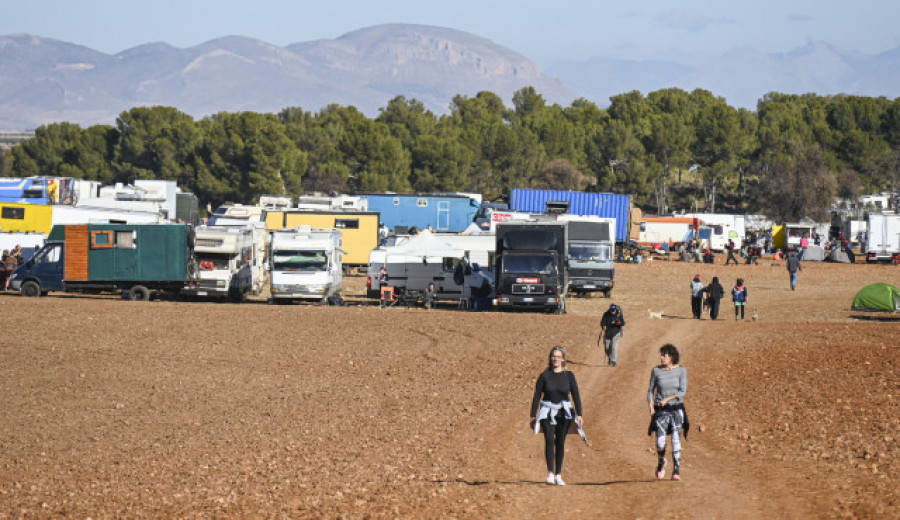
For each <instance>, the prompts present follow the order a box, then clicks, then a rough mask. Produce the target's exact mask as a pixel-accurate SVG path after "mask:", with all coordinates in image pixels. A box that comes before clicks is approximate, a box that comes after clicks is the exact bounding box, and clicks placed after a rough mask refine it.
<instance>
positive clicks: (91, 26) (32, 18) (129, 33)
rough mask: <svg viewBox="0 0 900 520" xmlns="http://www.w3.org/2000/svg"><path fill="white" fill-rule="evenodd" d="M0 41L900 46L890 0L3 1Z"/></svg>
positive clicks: (606, 48) (612, 48)
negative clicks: (437, 39)
mask: <svg viewBox="0 0 900 520" xmlns="http://www.w3.org/2000/svg"><path fill="white" fill-rule="evenodd" d="M3 4H4V5H3V6H2V8H0V35H5V34H16V33H29V34H34V35H37V36H42V37H47V38H55V39H59V40H64V41H67V42H71V43H76V44H79V45H84V46H86V47H90V48H92V49H96V50H99V51H103V52H107V53H110V54H114V53H117V52H120V51H123V50H125V49H128V48H130V47H133V46H136V45H140V44H142V43H148V42H156V41H164V42H168V43H170V44H172V45H175V46H176V47H189V46H192V45H196V44H199V43H202V42H205V41H208V40H211V39H214V38H218V37H221V36H229V35H242V36H250V37H253V38H257V39H260V40H263V41H266V42H268V43H272V44H276V45H282V46H283V45H287V44H290V43H296V42H302V41H309V40H316V39H322V38H337V37H338V36H341V35H342V34H344V33H347V32H350V31H353V30H356V29H360V28H363V27H368V26H371V25H378V24H382V23H395V22H396V23H417V24H426V25H437V26H441V27H449V28H453V29H458V30H461V31H466V32H470V33H473V34H476V35H478V36H482V37H484V38H487V39H489V40H492V41H494V42H496V43H498V44H501V45H503V46H505V47H508V48H510V49H512V50H514V51H516V52H519V53H520V54H523V55H524V56H525V57H527V58H529V59H531V60H533V61H535V62H536V63H537V64H538V65H539V66H542V67H546V66H547V65H549V64H550V63H553V62H556V61H566V60H572V61H580V60H585V59H587V58H590V57H592V56H604V57H621V58H630V59H643V60H648V59H675V60H678V61H683V62H689V63H696V62H700V61H702V60H703V58H705V57H707V56H711V55H719V54H722V53H723V52H725V51H728V50H731V49H733V48H736V47H753V48H756V49H758V50H761V51H765V52H787V51H790V50H791V49H794V48H796V47H799V46H802V45H804V44H805V43H807V42H808V41H810V40H820V41H825V42H828V43H831V44H832V45H834V46H836V47H838V48H840V49H843V50H856V51H861V52H864V53H868V54H873V53H878V52H881V51H885V50H888V49H892V48H894V47H897V46H900V30H898V29H897V22H898V20H900V2H898V1H897V0H858V1H856V2H846V1H837V0H781V1H774V0H757V1H753V2H736V1H731V0H682V1H673V0H668V1H664V0H641V1H636V2H602V1H598V0H556V1H555V2H548V1H547V0H542V1H536V0H514V1H507V0H477V1H475V0H456V1H442V2H434V1H428V0H381V1H377V2H375V1H372V0H325V1H322V0H245V1H242V2H236V1H232V0H151V1H149V2H140V1H134V0H77V1H74V0H9V1H6V2H4V3H3Z"/></svg>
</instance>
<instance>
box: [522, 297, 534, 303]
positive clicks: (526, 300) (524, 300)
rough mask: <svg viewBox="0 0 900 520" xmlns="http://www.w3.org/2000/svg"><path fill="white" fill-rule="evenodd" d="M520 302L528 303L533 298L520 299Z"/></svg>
mask: <svg viewBox="0 0 900 520" xmlns="http://www.w3.org/2000/svg"><path fill="white" fill-rule="evenodd" d="M522 301H523V302H525V303H530V302H533V301H534V298H522Z"/></svg>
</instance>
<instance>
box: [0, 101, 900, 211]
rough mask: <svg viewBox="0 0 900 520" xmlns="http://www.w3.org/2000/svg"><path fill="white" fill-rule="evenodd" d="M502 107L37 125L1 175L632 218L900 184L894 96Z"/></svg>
mask: <svg viewBox="0 0 900 520" xmlns="http://www.w3.org/2000/svg"><path fill="white" fill-rule="evenodd" d="M512 105H513V106H512V107H507V106H506V105H505V104H504V103H503V100H502V99H501V98H500V97H499V96H498V95H496V94H494V93H491V92H480V93H478V94H477V95H476V96H474V97H468V96H463V95H458V96H455V97H454V98H453V100H452V102H451V104H450V111H449V114H447V115H441V116H436V115H435V114H434V113H432V112H431V111H429V110H427V109H426V108H425V106H424V105H423V104H422V103H421V102H419V101H417V100H415V99H407V98H405V97H403V96H398V97H396V98H394V99H392V100H391V101H390V102H388V104H387V105H386V106H385V107H383V108H381V109H380V110H379V115H378V116H377V117H375V118H368V117H366V116H365V115H364V114H362V113H361V112H359V111H358V110H357V109H356V108H355V107H352V106H339V105H330V106H328V107H326V108H324V109H322V110H320V111H318V112H316V113H313V112H309V111H305V110H303V109H302V108H299V107H290V108H285V109H283V110H282V111H281V112H279V113H277V114H261V113H254V112H237V113H234V112H221V113H218V114H215V115H213V116H210V117H206V118H203V119H200V120H195V119H194V118H192V117H191V116H190V115H188V114H185V113H183V112H180V111H179V110H177V109H175V108H172V107H165V106H155V107H137V108H132V109H131V110H128V111H126V112H123V113H122V114H121V115H120V116H119V117H118V118H117V120H116V124H115V126H109V125H95V126H91V127H88V128H81V127H80V126H79V125H76V124H72V123H65V122H63V123H53V124H48V125H44V126H41V127H40V128H38V129H37V130H36V131H35V137H34V138H33V139H30V140H28V141H25V142H22V143H20V144H19V145H16V146H14V147H12V148H11V149H10V150H8V151H7V152H6V154H5V156H4V157H0V168H2V169H3V174H4V175H7V176H15V177H20V176H21V177H25V176H41V175H47V176H63V177H75V178H82V179H90V180H97V181H100V182H102V183H104V184H111V183H115V182H125V183H131V182H133V181H135V180H137V179H166V180H174V181H176V182H177V183H178V185H179V186H180V187H181V188H182V189H185V190H188V191H192V192H193V193H195V194H196V195H197V197H198V198H199V199H200V201H201V203H202V204H203V205H206V204H207V203H209V204H211V205H212V206H216V205H218V204H220V203H224V202H235V203H250V202H253V201H254V200H256V199H258V197H259V196H260V195H263V194H284V195H299V194H303V193H306V192H308V191H331V190H334V191H337V192H342V193H365V192H382V191H395V192H399V193H408V192H448V191H465V192H477V193H482V194H484V195H485V197H486V198H487V199H489V200H492V199H496V198H499V197H503V196H504V195H506V194H508V193H509V190H510V189H512V188H551V189H564V190H576V191H581V190H588V191H601V192H613V193H628V194H631V195H633V198H634V202H635V204H636V205H638V206H640V207H642V208H644V209H645V210H647V211H652V212H658V213H666V212H668V211H670V210H674V209H693V210H705V211H720V210H724V209H727V210H732V211H740V212H754V213H755V212H761V213H765V214H767V215H769V216H770V217H772V218H775V219H779V220H796V219H799V218H801V217H805V216H808V217H812V218H824V217H825V214H826V212H827V210H828V207H829V205H830V203H831V202H832V201H833V200H834V198H835V197H844V198H855V197H856V196H858V195H859V194H860V193H874V192H879V191H885V190H894V191H896V190H900V99H895V100H889V99H886V98H884V97H880V98H872V97H861V96H847V95H838V96H820V95H815V94H806V95H788V94H779V93H770V94H768V95H766V96H765V97H764V98H763V99H761V100H760V101H759V103H758V105H757V110H756V111H749V110H746V109H742V108H735V107H732V106H729V105H728V104H727V102H726V101H725V99H724V98H721V97H716V96H714V95H713V94H712V93H710V92H709V91H706V90H702V89H697V90H694V91H692V92H687V91H684V90H681V89H676V88H672V89H664V90H658V91H654V92H651V93H649V94H647V95H646V96H644V95H643V94H641V93H640V92H637V91H634V92H628V93H624V94H621V95H618V96H615V97H612V98H611V99H610V105H609V107H608V108H605V109H601V108H599V107H598V106H597V105H596V104H594V103H593V102H591V101H588V100H585V99H578V100H576V101H574V102H573V103H572V104H571V106H568V107H562V106H560V105H557V104H547V103H546V102H545V100H544V99H543V97H542V96H541V95H540V94H539V93H538V92H536V91H535V89H534V88H531V87H526V88H523V89H521V90H519V91H517V92H516V93H515V94H514V95H513V99H512Z"/></svg>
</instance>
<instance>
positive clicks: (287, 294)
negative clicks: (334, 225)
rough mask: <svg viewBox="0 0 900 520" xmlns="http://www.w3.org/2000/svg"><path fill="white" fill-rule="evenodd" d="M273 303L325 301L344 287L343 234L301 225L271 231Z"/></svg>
mask: <svg viewBox="0 0 900 520" xmlns="http://www.w3.org/2000/svg"><path fill="white" fill-rule="evenodd" d="M270 247H271V252H270V254H269V258H270V269H271V273H270V280H271V281H270V291H271V297H270V299H269V301H270V302H271V303H291V302H294V301H315V302H324V301H326V300H328V299H330V298H332V297H333V296H335V295H336V294H338V293H339V292H341V289H342V283H343V272H342V263H341V258H342V256H343V253H344V251H342V250H341V233H340V232H339V231H337V230H336V229H315V228H311V227H309V226H299V227H296V228H293V229H285V230H282V231H275V232H273V233H272V242H271V245H270Z"/></svg>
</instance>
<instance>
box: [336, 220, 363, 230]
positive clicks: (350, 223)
mask: <svg viewBox="0 0 900 520" xmlns="http://www.w3.org/2000/svg"><path fill="white" fill-rule="evenodd" d="M334 227H336V228H338V229H359V219H358V218H337V219H334Z"/></svg>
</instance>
